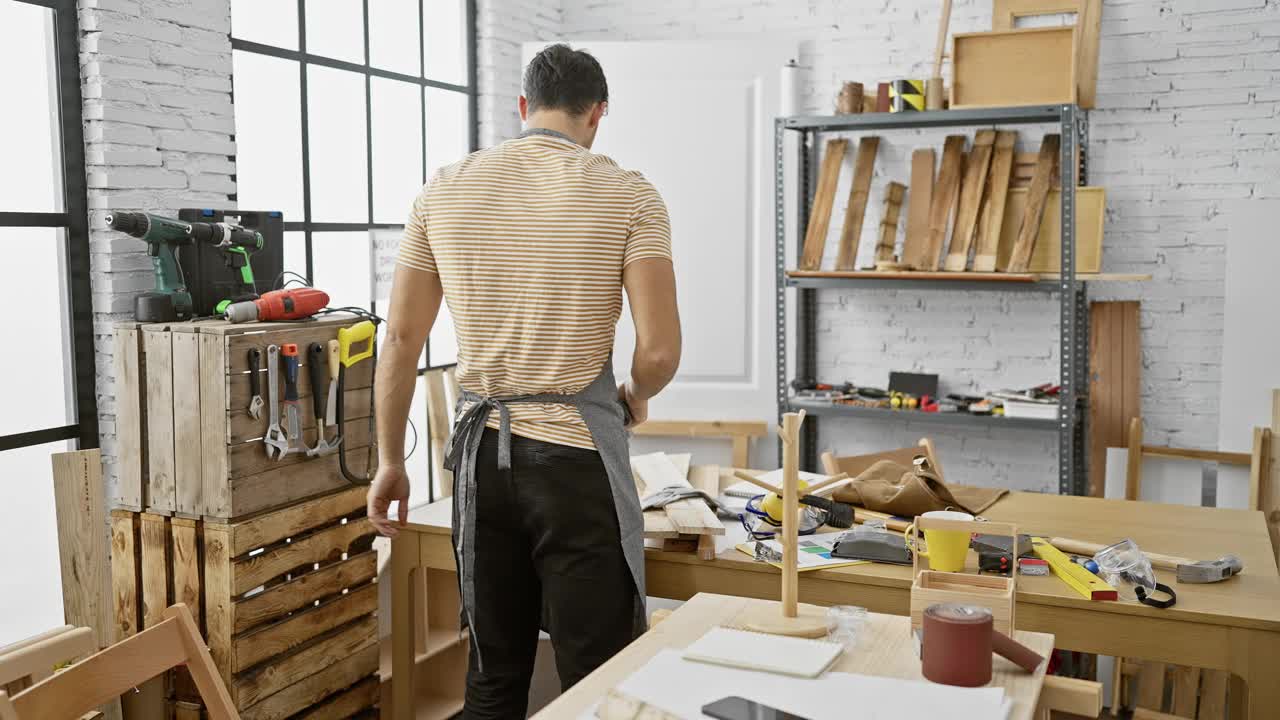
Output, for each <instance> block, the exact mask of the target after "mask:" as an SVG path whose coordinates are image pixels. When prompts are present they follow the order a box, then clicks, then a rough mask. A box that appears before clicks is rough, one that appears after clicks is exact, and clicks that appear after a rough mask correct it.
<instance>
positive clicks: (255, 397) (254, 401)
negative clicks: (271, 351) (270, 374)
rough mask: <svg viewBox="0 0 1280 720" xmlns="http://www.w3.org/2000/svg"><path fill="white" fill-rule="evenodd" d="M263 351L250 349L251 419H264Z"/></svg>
mask: <svg viewBox="0 0 1280 720" xmlns="http://www.w3.org/2000/svg"><path fill="white" fill-rule="evenodd" d="M261 370H262V351H261V350H259V349H258V348H256V347H255V348H249V417H251V418H253V419H254V420H257V419H258V418H260V417H262V376H261V375H259V372H260V371H261Z"/></svg>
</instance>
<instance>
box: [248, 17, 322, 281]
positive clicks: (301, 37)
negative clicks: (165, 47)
mask: <svg viewBox="0 0 1280 720" xmlns="http://www.w3.org/2000/svg"><path fill="white" fill-rule="evenodd" d="M232 44H233V45H234V42H233V43H232ZM298 50H299V51H300V54H301V57H302V60H300V61H299V62H298V77H299V86H298V91H299V98H300V99H301V101H302V222H304V223H307V226H308V229H307V230H305V231H304V232H303V234H302V241H303V247H304V248H305V255H306V265H307V267H306V271H307V284H308V285H311V284H313V283H315V257H314V255H313V254H312V248H311V230H310V228H309V226H310V224H311V129H310V124H311V118H310V116H309V114H308V112H307V103H308V99H307V61H306V52H307V0H298Z"/></svg>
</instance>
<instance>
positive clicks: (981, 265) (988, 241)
mask: <svg viewBox="0 0 1280 720" xmlns="http://www.w3.org/2000/svg"><path fill="white" fill-rule="evenodd" d="M1017 140H1018V133H1016V132H1014V131H1012V130H1007V131H1006V130H1001V131H999V132H997V133H996V142H995V148H994V149H993V151H992V155H991V168H990V170H989V171H988V174H987V188H986V192H984V193H983V195H984V197H985V201H984V202H983V204H982V212H981V214H980V215H979V217H978V240H977V246H976V247H975V248H974V252H973V269H974V271H975V272H991V271H993V270H995V269H996V253H997V251H998V250H999V247H1000V231H1001V229H1002V228H1003V227H1004V206H1005V202H1006V200H1007V199H1008V197H1009V177H1010V173H1011V172H1012V170H1013V147H1014V144H1015V143H1017Z"/></svg>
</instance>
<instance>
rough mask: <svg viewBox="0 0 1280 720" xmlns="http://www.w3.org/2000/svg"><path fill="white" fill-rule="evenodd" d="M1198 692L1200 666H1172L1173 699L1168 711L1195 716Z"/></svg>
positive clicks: (1183, 715)
mask: <svg viewBox="0 0 1280 720" xmlns="http://www.w3.org/2000/svg"><path fill="white" fill-rule="evenodd" d="M1199 693H1200V668H1193V667H1187V666H1186V665H1174V666H1173V700H1172V704H1171V705H1170V707H1169V712H1171V713H1173V714H1174V715H1177V716H1180V717H1184V718H1193V717H1195V716H1196V700H1197V698H1198V697H1199Z"/></svg>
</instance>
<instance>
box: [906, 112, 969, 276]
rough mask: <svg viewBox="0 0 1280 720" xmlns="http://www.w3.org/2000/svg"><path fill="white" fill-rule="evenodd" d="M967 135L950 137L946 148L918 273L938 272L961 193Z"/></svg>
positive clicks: (930, 211)
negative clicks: (924, 271) (961, 169)
mask: <svg viewBox="0 0 1280 720" xmlns="http://www.w3.org/2000/svg"><path fill="white" fill-rule="evenodd" d="M965 140H966V138H965V136H964V135H948V136H947V140H946V142H945V143H944V145H943V148H942V166H941V167H940V168H939V169H938V182H937V183H935V184H934V188H933V204H932V206H931V207H930V208H929V242H928V244H927V245H926V248H925V252H924V256H923V258H922V260H921V262H920V264H919V265H917V266H915V267H916V269H917V270H937V269H938V265H939V263H941V262H942V250H943V248H944V246H945V245H946V242H947V230H948V229H949V228H950V226H951V209H952V208H953V207H954V206H955V204H956V199H957V198H958V197H959V194H960V163H961V161H962V156H963V155H964V145H965Z"/></svg>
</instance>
